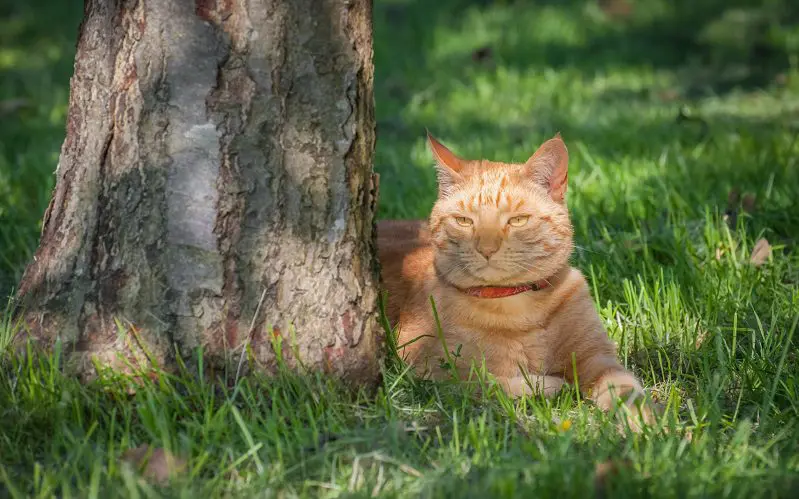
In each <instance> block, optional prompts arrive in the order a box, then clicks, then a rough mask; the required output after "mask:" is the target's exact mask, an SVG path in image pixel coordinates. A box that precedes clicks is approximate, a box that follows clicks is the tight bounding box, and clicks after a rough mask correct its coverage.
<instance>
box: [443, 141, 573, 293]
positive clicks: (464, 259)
mask: <svg viewBox="0 0 799 499" xmlns="http://www.w3.org/2000/svg"><path fill="white" fill-rule="evenodd" d="M428 142H429V145H430V149H431V150H432V152H433V156H434V157H435V159H436V164H437V169H438V186H439V189H438V200H437V201H436V203H435V205H434V206H433V212H432V214H431V216H430V232H431V235H432V238H433V242H434V244H435V246H436V248H437V249H436V260H435V264H436V269H437V271H438V272H439V274H440V275H441V276H442V277H443V278H444V279H446V280H447V281H448V282H449V283H450V284H453V285H455V286H458V287H472V286H490V285H493V286H510V285H520V284H526V283H530V282H536V281H540V280H542V279H547V278H549V277H552V275H553V274H555V273H556V272H557V271H558V270H560V269H562V268H563V267H564V266H566V265H567V264H568V260H569V255H571V252H572V234H573V229H572V225H571V222H570V221H569V212H568V210H567V208H566V183H567V177H568V163H569V154H568V152H567V150H566V145H565V144H564V143H563V140H562V139H561V138H560V135H556V136H555V137H554V138H552V139H550V140H548V141H546V142H545V143H544V144H543V145H542V146H541V147H540V148H539V149H538V150H537V151H536V152H535V154H533V155H532V156H531V157H530V159H528V160H527V161H526V162H525V163H498V162H494V161H487V160H466V159H462V158H459V157H458V156H456V155H455V154H454V153H452V151H450V150H449V149H447V148H446V147H445V146H444V145H443V144H441V143H440V142H439V141H437V140H436V139H435V138H433V137H432V136H430V135H429V134H428Z"/></svg>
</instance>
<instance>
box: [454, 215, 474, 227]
mask: <svg viewBox="0 0 799 499" xmlns="http://www.w3.org/2000/svg"><path fill="white" fill-rule="evenodd" d="M455 221H456V222H458V225H460V226H461V227H470V226H471V225H472V224H474V222H472V219H471V218H466V217H455Z"/></svg>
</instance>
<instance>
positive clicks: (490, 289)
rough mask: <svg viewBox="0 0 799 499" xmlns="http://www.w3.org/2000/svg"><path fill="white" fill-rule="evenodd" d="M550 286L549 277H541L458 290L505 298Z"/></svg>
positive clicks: (478, 295)
mask: <svg viewBox="0 0 799 499" xmlns="http://www.w3.org/2000/svg"><path fill="white" fill-rule="evenodd" d="M550 286H552V283H551V282H549V281H548V280H547V279H541V280H540V281H536V282H531V283H529V284H521V285H519V286H475V287H472V288H458V290H459V291H460V292H462V293H466V294H467V295H469V296H474V297H475V298H505V297H507V296H513V295H518V294H520V293H526V292H527V291H541V290H542V289H546V288H548V287H550Z"/></svg>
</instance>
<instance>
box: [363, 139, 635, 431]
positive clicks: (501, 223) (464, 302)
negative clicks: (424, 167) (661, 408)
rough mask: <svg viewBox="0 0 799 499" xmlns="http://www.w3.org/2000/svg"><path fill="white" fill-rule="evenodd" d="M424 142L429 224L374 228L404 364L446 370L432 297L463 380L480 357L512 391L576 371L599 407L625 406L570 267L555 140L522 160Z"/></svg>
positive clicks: (613, 360) (562, 171)
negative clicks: (431, 168) (430, 188)
mask: <svg viewBox="0 0 799 499" xmlns="http://www.w3.org/2000/svg"><path fill="white" fill-rule="evenodd" d="M428 138H429V144H430V147H431V149H432V152H433V155H434V157H435V159H436V162H437V163H438V174H439V175H438V177H439V199H438V200H437V201H436V203H435V205H434V206H433V210H432V213H431V215H430V219H429V221H428V223H427V224H424V222H422V221H383V222H380V223H379V224H378V247H379V253H380V261H381V264H382V267H383V271H382V277H383V283H384V287H385V290H386V291H387V292H388V301H387V314H388V317H389V320H390V321H391V323H392V325H396V326H397V327H398V330H399V338H398V343H399V345H401V346H402V348H401V354H402V355H403V357H404V358H405V360H406V361H407V362H409V363H410V364H411V365H412V366H413V367H414V368H415V370H416V371H417V372H418V373H420V374H429V375H431V376H433V377H442V376H445V375H446V373H445V371H444V369H443V368H442V367H441V361H442V359H444V358H445V352H444V350H443V347H442V344H441V340H440V339H439V338H438V337H437V336H436V331H437V328H436V325H435V322H434V318H433V314H432V307H431V304H430V297H431V296H432V297H433V299H434V300H435V303H436V310H437V312H438V315H439V318H440V321H441V329H442V333H443V337H444V340H445V341H446V344H447V348H448V350H450V351H456V350H458V349H460V355H459V357H458V358H456V359H455V360H456V369H457V371H458V372H459V373H460V375H461V376H466V375H468V373H469V370H470V367H471V365H472V363H473V362H474V363H475V364H476V365H477V366H480V365H482V363H483V362H485V367H486V369H487V370H488V372H490V373H491V374H492V375H493V376H494V377H495V378H496V379H497V381H498V382H499V384H500V386H502V387H503V388H504V389H505V390H506V391H507V392H508V393H509V394H510V395H513V396H521V395H525V394H531V393H535V392H543V393H544V394H545V395H550V394H553V393H556V392H557V391H559V389H560V387H561V386H562V385H563V384H564V383H565V382H567V381H568V382H574V381H575V380H574V375H575V373H576V375H577V381H578V383H579V386H580V388H581V390H583V391H584V392H585V393H586V394H589V395H590V397H591V398H592V399H593V400H594V401H595V402H596V404H597V405H598V406H600V407H601V408H602V409H605V410H608V409H611V408H612V407H613V406H614V397H613V395H614V394H615V395H631V397H629V398H628V402H631V401H632V400H634V399H636V398H638V397H639V396H640V395H642V394H643V390H642V387H641V384H640V383H639V382H638V380H637V379H636V378H635V377H634V376H633V374H632V373H630V372H629V371H627V370H625V369H624V368H623V367H622V366H621V364H620V363H619V361H618V359H617V355H616V349H615V346H614V344H613V343H612V342H611V341H610V339H609V338H608V336H607V333H606V331H605V329H604V327H603V325H602V321H601V319H600V317H599V315H598V314H597V312H596V309H595V307H594V303H593V300H592V298H591V295H590V292H589V288H588V285H587V283H586V281H585V278H584V277H583V275H582V274H581V273H580V271H578V270H577V269H574V268H571V267H570V266H569V263H568V259H569V256H570V254H571V252H572V233H573V230H572V226H571V222H570V220H569V214H568V210H567V208H566V203H565V194H566V180H567V176H568V174H567V169H568V152H567V150H566V146H565V144H564V143H563V141H562V140H561V138H560V136H556V137H555V138H553V139H551V140H549V141H547V142H546V143H544V144H543V145H542V146H541V148H539V150H538V151H537V152H536V153H535V154H534V155H533V156H532V157H531V158H530V159H529V160H528V161H527V162H526V163H524V164H513V163H499V162H493V161H487V160H479V161H469V160H465V159H461V158H459V157H457V156H456V155H455V154H453V153H452V152H451V151H449V150H448V149H447V148H446V147H444V146H443V145H442V144H441V143H440V142H438V141H437V140H436V139H434V138H433V137H431V136H428ZM514 217H517V218H514ZM518 217H521V218H518ZM524 217H529V218H526V219H524ZM511 219H513V220H511ZM522 219H524V220H526V221H525V222H519V220H522ZM512 221H515V222H516V223H517V225H511V222H512ZM540 280H546V281H547V282H548V283H550V284H551V286H549V287H546V288H544V289H542V290H538V291H527V292H524V293H520V294H516V295H513V296H508V297H503V298H494V299H486V298H479V297H473V296H469V295H467V294H465V293H464V292H462V291H461V290H462V289H463V288H468V287H474V286H516V285H521V284H524V283H530V282H535V281H540ZM414 340H415V341H414ZM573 360H574V361H575V362H574V363H573V362H572V361H573ZM523 371H524V372H523ZM526 379H529V380H531V381H532V385H533V386H530V384H528V383H527V382H526V381H525V380H526ZM645 417H647V418H648V412H647V413H646V414H645Z"/></svg>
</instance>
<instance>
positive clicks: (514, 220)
mask: <svg viewBox="0 0 799 499" xmlns="http://www.w3.org/2000/svg"><path fill="white" fill-rule="evenodd" d="M528 220H530V216H529V215H519V216H518V217H511V218H510V219H508V225H510V226H511V227H522V226H523V225H524V224H526V223H527V221H528Z"/></svg>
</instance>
